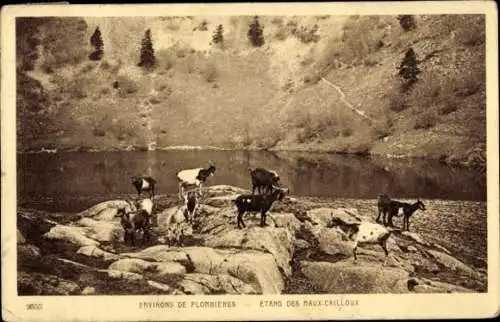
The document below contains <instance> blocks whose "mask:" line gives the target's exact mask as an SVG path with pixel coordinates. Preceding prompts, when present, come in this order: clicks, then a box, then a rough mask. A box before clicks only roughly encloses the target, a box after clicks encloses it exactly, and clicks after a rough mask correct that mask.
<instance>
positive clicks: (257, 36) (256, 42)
mask: <svg viewBox="0 0 500 322" xmlns="http://www.w3.org/2000/svg"><path fill="white" fill-rule="evenodd" d="M263 30H264V27H262V26H261V25H260V23H259V19H258V17H257V16H255V17H254V20H253V22H252V23H251V24H250V25H249V29H248V33H247V36H248V39H249V40H250V43H252V45H253V46H254V47H260V46H262V45H264V32H263Z"/></svg>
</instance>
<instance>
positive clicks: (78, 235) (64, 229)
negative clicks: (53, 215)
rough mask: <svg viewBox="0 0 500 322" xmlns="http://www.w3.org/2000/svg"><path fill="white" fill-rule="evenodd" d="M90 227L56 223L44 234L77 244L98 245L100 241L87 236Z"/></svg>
mask: <svg viewBox="0 0 500 322" xmlns="http://www.w3.org/2000/svg"><path fill="white" fill-rule="evenodd" d="M87 234H88V229H86V228H85V227H77V226H65V225H56V226H54V227H52V228H51V229H50V230H49V231H48V232H47V233H45V234H44V235H43V237H44V238H47V239H49V240H62V241H66V242H69V243H71V244H74V245H76V246H79V247H81V246H97V245H99V242H98V241H96V240H94V239H91V238H89V237H87Z"/></svg>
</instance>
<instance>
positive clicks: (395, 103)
mask: <svg viewBox="0 0 500 322" xmlns="http://www.w3.org/2000/svg"><path fill="white" fill-rule="evenodd" d="M407 107H408V103H407V101H406V97H405V96H404V95H402V94H399V93H394V95H393V96H392V97H391V99H390V102H389V108H390V109H391V111H394V112H401V111H404V110H405V109H406V108H407Z"/></svg>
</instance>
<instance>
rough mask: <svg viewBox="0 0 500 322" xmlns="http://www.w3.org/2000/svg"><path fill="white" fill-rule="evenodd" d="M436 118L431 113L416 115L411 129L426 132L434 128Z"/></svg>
mask: <svg viewBox="0 0 500 322" xmlns="http://www.w3.org/2000/svg"><path fill="white" fill-rule="evenodd" d="M436 123H437V118H436V116H435V115H434V114H433V113H432V112H423V113H421V114H418V115H416V118H415V124H414V125H413V128H414V129H415V130H420V129H422V130H427V129H430V128H432V127H434V126H436Z"/></svg>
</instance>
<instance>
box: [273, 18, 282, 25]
mask: <svg viewBox="0 0 500 322" xmlns="http://www.w3.org/2000/svg"><path fill="white" fill-rule="evenodd" d="M271 23H272V24H273V25H282V24H283V18H281V17H274V18H273V19H271Z"/></svg>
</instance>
